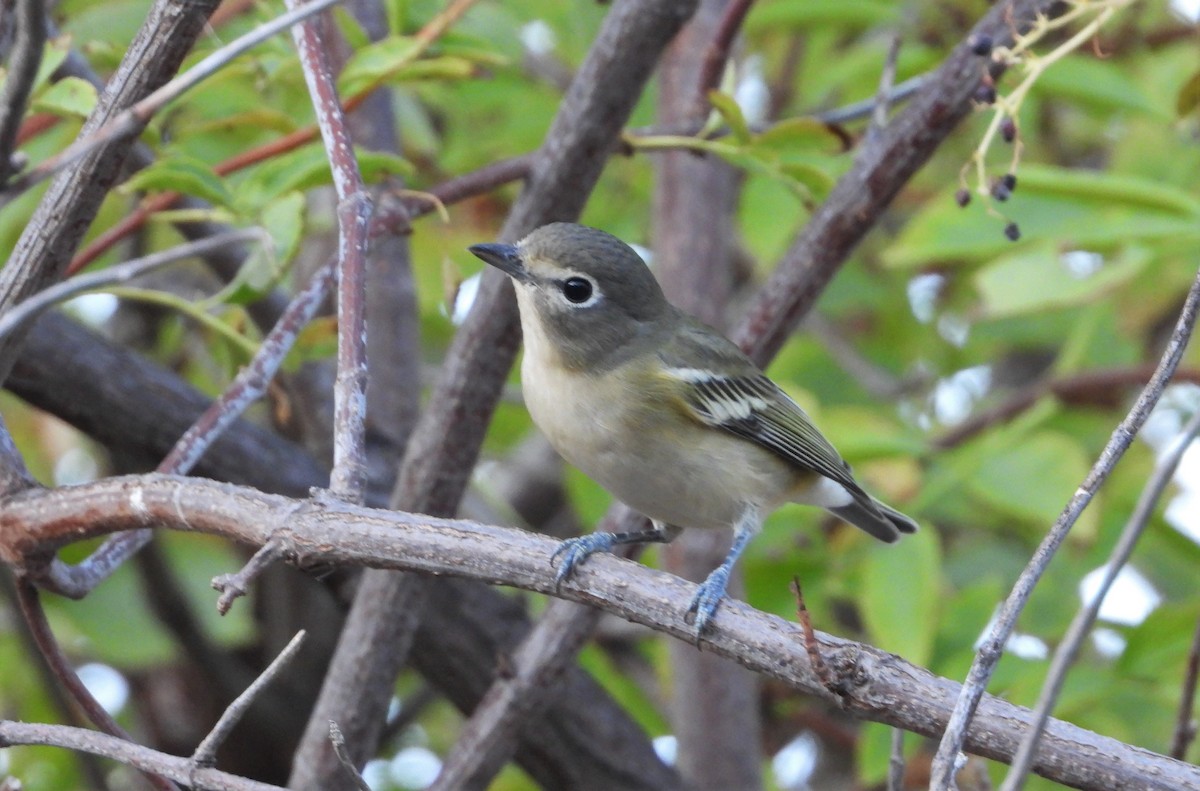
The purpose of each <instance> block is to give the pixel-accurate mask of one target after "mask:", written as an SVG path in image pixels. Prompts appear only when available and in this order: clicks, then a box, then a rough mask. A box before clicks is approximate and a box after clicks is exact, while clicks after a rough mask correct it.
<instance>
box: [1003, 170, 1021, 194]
mask: <svg viewBox="0 0 1200 791" xmlns="http://www.w3.org/2000/svg"><path fill="white" fill-rule="evenodd" d="M1000 183H1001V184H1003V185H1004V188H1005V189H1006V190H1008V191H1009V192H1012V191H1013V190H1015V189H1016V188H1017V174H1016V173H1005V174H1004V176H1002V177H1001V179H1000Z"/></svg>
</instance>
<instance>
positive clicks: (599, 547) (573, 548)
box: [550, 533, 613, 590]
mask: <svg viewBox="0 0 1200 791" xmlns="http://www.w3.org/2000/svg"><path fill="white" fill-rule="evenodd" d="M612 548H613V537H612V533H592V534H590V535H586V536H578V537H576V538H568V539H566V540H565V541H563V542H562V543H561V544H559V545H558V549H556V550H554V554H553V555H551V556H550V565H551V566H557V568H558V570H557V572H556V573H555V574H554V588H555V590H557V589H558V587H559V586H560V585H562V583H563V580H566V579H567V578H568V577H570V576H571V575H572V574H574V573H575V568H576V566H578V565H579V564H580V563H582V562H583V561H585V560H587V558H588V556H589V555H594V554H595V553H597V552H607V551H608V550H610V549H612ZM559 558H562V561H561V562H559Z"/></svg>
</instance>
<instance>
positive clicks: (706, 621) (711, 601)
mask: <svg viewBox="0 0 1200 791" xmlns="http://www.w3.org/2000/svg"><path fill="white" fill-rule="evenodd" d="M728 585H729V569H728V568H726V567H725V566H718V567H717V568H716V569H714V570H713V573H712V574H709V575H708V579H706V580H704V583H703V584H702V585H701V586H700V589H699V590H698V591H696V595H695V596H693V597H692V603H691V604H690V605H689V606H688V609H687V614H686V615H685V616H684V618H683V620H684V622H685V623H688V624H694V625H695V627H696V642H697V644H699V642H700V638H701V637H702V636H703V635H704V632H705V631H706V630H707V629H708V628H709V626H710V625H711V623H712V619H713V616H714V615H716V614H717V607H719V606H720V604H721V600H722V599H724V598H725V588H726V587H727V586H728Z"/></svg>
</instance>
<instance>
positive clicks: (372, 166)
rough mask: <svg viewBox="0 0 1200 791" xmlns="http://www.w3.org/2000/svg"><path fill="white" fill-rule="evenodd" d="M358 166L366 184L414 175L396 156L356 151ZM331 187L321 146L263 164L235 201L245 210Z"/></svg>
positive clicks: (327, 165) (409, 165) (408, 166)
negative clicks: (389, 176)
mask: <svg viewBox="0 0 1200 791" xmlns="http://www.w3.org/2000/svg"><path fill="white" fill-rule="evenodd" d="M354 153H355V156H356V157H357V158H358V166H359V169H360V171H361V172H362V176H363V179H364V180H365V181H366V182H368V183H375V182H378V181H380V180H381V179H382V178H383V177H384V176H388V175H396V176H402V177H407V176H411V175H412V173H413V167H412V165H411V164H410V163H409V162H408V160H406V159H404V158H403V157H398V156H396V155H395V154H386V153H382V152H377V151H362V150H358V149H355V152H354ZM332 183H333V176H332V174H331V173H330V170H329V160H328V159H327V158H326V156H325V149H324V148H322V147H321V146H320V145H316V144H314V145H309V146H304V147H303V148H301V149H298V150H296V151H293V152H292V153H290V154H287V155H285V156H281V157H277V158H276V159H274V160H272V161H270V162H265V163H263V165H262V166H261V167H259V168H256V169H255V171H254V173H253V175H252V176H251V177H250V178H249V179H247V180H246V181H245V182H244V184H243V186H242V187H240V188H239V189H238V200H239V202H240V203H241V204H243V205H244V206H250V207H257V206H262V205H265V204H267V203H269V202H270V201H272V200H274V199H275V198H277V197H279V196H280V195H284V194H286V193H288V192H294V191H304V190H308V189H311V188H313V187H320V186H324V185H327V184H332Z"/></svg>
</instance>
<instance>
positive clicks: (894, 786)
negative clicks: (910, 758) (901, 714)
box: [887, 728, 904, 791]
mask: <svg viewBox="0 0 1200 791" xmlns="http://www.w3.org/2000/svg"><path fill="white" fill-rule="evenodd" d="M887 791H904V729H903V728H892V755H891V758H889V759H888V776H887Z"/></svg>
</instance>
